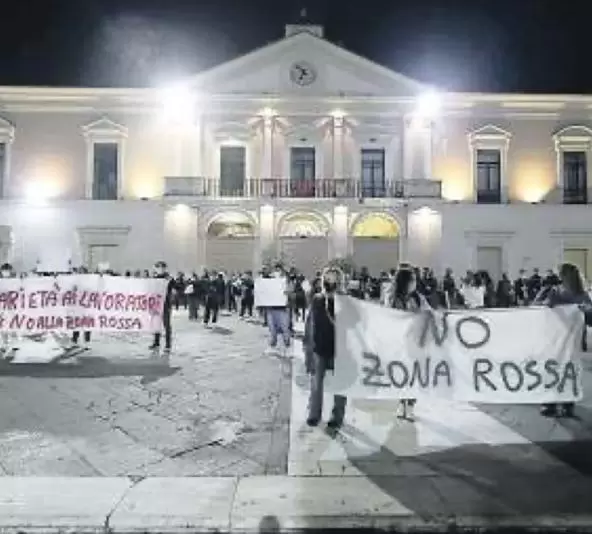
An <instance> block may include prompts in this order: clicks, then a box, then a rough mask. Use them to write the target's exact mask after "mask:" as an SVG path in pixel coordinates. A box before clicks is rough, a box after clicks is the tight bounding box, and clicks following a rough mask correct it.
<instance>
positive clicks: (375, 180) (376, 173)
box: [361, 148, 386, 197]
mask: <svg viewBox="0 0 592 534" xmlns="http://www.w3.org/2000/svg"><path fill="white" fill-rule="evenodd" d="M361 162H362V169H361V175H362V196H363V197H384V196H385V192H386V187H385V177H384V149H380V148H379V149H362V154H361Z"/></svg>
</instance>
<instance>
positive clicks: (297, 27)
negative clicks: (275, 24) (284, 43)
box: [286, 24, 325, 39]
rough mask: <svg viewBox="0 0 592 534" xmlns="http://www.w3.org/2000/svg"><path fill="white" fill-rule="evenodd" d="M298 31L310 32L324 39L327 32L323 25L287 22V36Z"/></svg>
mask: <svg viewBox="0 0 592 534" xmlns="http://www.w3.org/2000/svg"><path fill="white" fill-rule="evenodd" d="M297 33H310V34H312V35H314V36H315V37H319V38H320V39H322V38H323V36H324V33H325V32H324V28H323V26H319V25H318V24H286V37H292V36H293V35H296V34H297Z"/></svg>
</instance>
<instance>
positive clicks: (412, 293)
mask: <svg viewBox="0 0 592 534" xmlns="http://www.w3.org/2000/svg"><path fill="white" fill-rule="evenodd" d="M416 276H417V275H416V273H415V271H414V270H413V269H410V268H405V269H399V270H398V271H397V274H396V275H395V283H394V290H393V301H392V307H393V308H396V309H398V310H405V311H412V312H419V311H421V310H426V309H428V310H429V309H431V306H430V305H429V303H428V301H427V299H426V298H425V297H424V296H423V295H422V294H421V293H420V292H419V291H417V278H416ZM415 403H416V399H401V405H402V407H403V413H402V414H401V417H402V418H403V419H408V420H410V421H413V419H414V411H415Z"/></svg>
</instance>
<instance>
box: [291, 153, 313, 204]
mask: <svg viewBox="0 0 592 534" xmlns="http://www.w3.org/2000/svg"><path fill="white" fill-rule="evenodd" d="M315 172H316V166H315V149H314V147H304V146H300V147H292V148H291V149H290V191H291V196H293V197H314V196H315Z"/></svg>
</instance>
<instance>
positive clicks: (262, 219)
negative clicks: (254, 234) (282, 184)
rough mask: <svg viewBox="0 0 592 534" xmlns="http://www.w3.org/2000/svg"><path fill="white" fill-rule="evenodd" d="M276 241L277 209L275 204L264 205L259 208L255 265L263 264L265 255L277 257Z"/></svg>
mask: <svg viewBox="0 0 592 534" xmlns="http://www.w3.org/2000/svg"><path fill="white" fill-rule="evenodd" d="M276 252H277V251H276V242H275V210H274V208H273V206H270V205H264V206H261V208H260V209H259V246H258V256H259V257H258V258H257V261H255V265H256V266H257V267H260V266H261V265H262V262H263V259H264V256H271V257H276Z"/></svg>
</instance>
